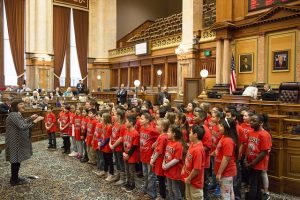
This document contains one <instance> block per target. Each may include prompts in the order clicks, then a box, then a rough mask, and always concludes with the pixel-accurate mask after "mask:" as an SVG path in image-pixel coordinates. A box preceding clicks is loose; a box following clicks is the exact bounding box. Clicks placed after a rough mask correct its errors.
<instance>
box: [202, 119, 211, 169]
mask: <svg viewBox="0 0 300 200" xmlns="http://www.w3.org/2000/svg"><path fill="white" fill-rule="evenodd" d="M203 127H204V130H205V134H204V136H203V138H202V144H203V146H204V147H206V148H207V149H209V150H207V151H205V165H204V168H209V167H210V149H211V148H212V139H211V138H212V136H211V131H210V130H209V128H208V127H207V126H206V125H204V126H203Z"/></svg>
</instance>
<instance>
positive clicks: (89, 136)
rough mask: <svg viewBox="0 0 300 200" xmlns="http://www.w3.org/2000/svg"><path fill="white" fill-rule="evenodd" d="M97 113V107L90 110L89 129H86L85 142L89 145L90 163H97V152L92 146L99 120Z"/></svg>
mask: <svg viewBox="0 0 300 200" xmlns="http://www.w3.org/2000/svg"><path fill="white" fill-rule="evenodd" d="M96 114H97V111H96V109H94V108H92V109H90V111H89V120H88V122H87V125H86V126H87V129H86V139H85V143H86V146H87V153H88V160H89V161H88V163H89V164H93V165H95V164H96V152H95V150H94V149H93V147H92V141H93V137H94V132H95V127H96V124H97V120H96V119H95V117H96Z"/></svg>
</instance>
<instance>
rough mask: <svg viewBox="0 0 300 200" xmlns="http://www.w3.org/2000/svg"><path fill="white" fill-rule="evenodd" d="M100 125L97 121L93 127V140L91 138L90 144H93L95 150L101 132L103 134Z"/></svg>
mask: <svg viewBox="0 0 300 200" xmlns="http://www.w3.org/2000/svg"><path fill="white" fill-rule="evenodd" d="M102 125H103V124H102V123H101V122H97V124H96V127H95V131H94V135H93V140H92V146H93V149H95V150H97V149H99V147H98V142H99V139H100V138H101V137H102V134H103V128H102Z"/></svg>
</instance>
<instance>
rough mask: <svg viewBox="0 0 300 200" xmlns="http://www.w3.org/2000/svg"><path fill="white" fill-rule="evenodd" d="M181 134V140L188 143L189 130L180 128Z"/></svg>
mask: <svg viewBox="0 0 300 200" xmlns="http://www.w3.org/2000/svg"><path fill="white" fill-rule="evenodd" d="M181 134H182V136H183V140H184V142H185V143H187V144H188V143H189V142H190V138H189V132H188V131H187V130H186V129H185V128H183V127H182V128H181Z"/></svg>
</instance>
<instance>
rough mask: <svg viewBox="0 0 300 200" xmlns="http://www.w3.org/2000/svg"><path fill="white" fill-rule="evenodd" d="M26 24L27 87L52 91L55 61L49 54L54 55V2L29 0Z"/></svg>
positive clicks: (49, 0) (27, 2) (50, 0)
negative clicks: (53, 63)
mask: <svg viewBox="0 0 300 200" xmlns="http://www.w3.org/2000/svg"><path fill="white" fill-rule="evenodd" d="M25 23H26V34H25V35H26V40H25V43H26V44H25V48H26V53H27V55H26V57H27V58H26V77H27V80H26V83H27V86H28V87H30V88H38V87H44V89H47V90H52V89H53V77H54V76H53V65H52V64H51V62H53V59H52V58H51V57H49V54H50V55H51V54H53V4H52V0H43V1H40V0H27V1H26V22H25ZM45 60H47V61H46V63H47V64H45ZM28 77H30V78H28Z"/></svg>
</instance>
